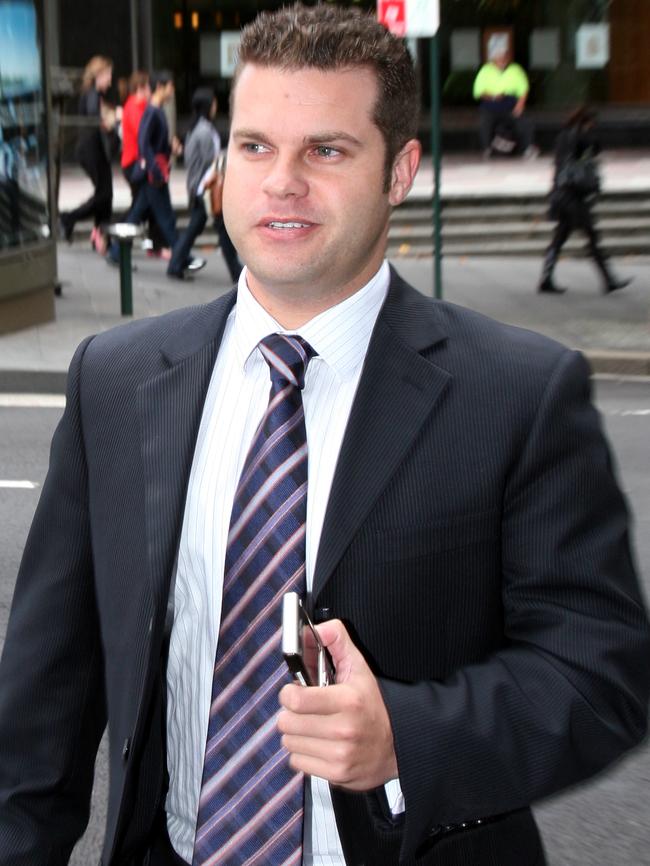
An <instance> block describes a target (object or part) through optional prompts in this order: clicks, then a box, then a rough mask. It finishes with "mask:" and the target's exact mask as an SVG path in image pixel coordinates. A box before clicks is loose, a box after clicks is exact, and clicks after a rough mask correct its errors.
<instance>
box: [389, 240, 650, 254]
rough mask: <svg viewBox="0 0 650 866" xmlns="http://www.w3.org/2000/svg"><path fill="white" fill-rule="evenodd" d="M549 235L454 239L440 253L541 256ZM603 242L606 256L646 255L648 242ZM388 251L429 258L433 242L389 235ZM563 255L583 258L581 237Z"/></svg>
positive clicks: (586, 251) (583, 249) (568, 242)
mask: <svg viewBox="0 0 650 866" xmlns="http://www.w3.org/2000/svg"><path fill="white" fill-rule="evenodd" d="M547 246H548V239H546V240H544V239H542V238H536V239H530V238H529V239H520V240H510V241H505V240H503V239H501V240H484V241H482V242H480V243H479V242H477V241H472V242H469V243H468V242H465V241H463V240H457V241H453V242H445V243H444V246H443V250H442V252H443V256H445V257H447V258H449V257H451V256H499V257H502V256H503V257H515V256H533V257H535V258H539V259H540V260H541V258H542V256H543V254H544V252H545V250H546V248H547ZM602 246H603V249H604V250H605V252H606V253H607V255H609V256H617V257H618V256H626V255H647V254H648V249H649V247H650V242H649V241H648V239H647V238H645V239H644V238H629V239H623V238H621V239H614V240H610V239H609V238H606V237H604V238H603V240H602ZM387 255H388V256H389V257H399V256H415V257H418V258H428V257H430V256H432V255H433V243H432V242H431V241H429V242H428V243H421V244H410V243H407V242H404V241H403V242H402V243H395V242H394V241H393V240H392V239H391V238H389V241H388V250H387ZM562 255H563V256H565V257H569V258H584V257H585V256H587V255H588V250H587V249H586V242H585V240H584V238H581V237H578V236H576V237H575V238H573V237H572V238H570V239H569V240H568V241H567V242H566V244H565V245H564V247H563V248H562Z"/></svg>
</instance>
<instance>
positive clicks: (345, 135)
mask: <svg viewBox="0 0 650 866" xmlns="http://www.w3.org/2000/svg"><path fill="white" fill-rule="evenodd" d="M231 138H234V139H236V140H238V141H241V140H244V139H245V140H247V141H259V142H261V143H262V144H270V143H271V141H270V139H269V137H268V136H267V135H265V134H264V133H263V132H260V131H259V130H258V129H246V128H244V129H234V130H232V132H231ZM335 141H347V142H349V143H350V144H353V145H355V146H356V147H362V146H363V145H362V142H361V141H359V139H358V138H355V137H354V135H351V134H350V133H349V132H343V131H342V130H338V129H333V130H324V131H323V132H315V133H313V134H312V135H306V136H305V137H304V138H303V142H304V144H331V143H332V142H335Z"/></svg>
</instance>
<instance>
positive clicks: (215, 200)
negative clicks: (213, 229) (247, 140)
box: [210, 153, 225, 216]
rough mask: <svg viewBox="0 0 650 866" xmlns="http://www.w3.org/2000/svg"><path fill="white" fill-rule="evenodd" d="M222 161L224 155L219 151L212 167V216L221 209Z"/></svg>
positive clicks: (217, 214) (216, 214) (223, 160)
mask: <svg viewBox="0 0 650 866" xmlns="http://www.w3.org/2000/svg"><path fill="white" fill-rule="evenodd" d="M224 163H225V158H224V155H223V153H220V154H219V157H218V159H217V162H216V165H215V168H214V172H215V176H214V181H213V182H212V185H211V186H210V213H211V214H212V216H219V215H220V214H221V211H222V209H223V177H224Z"/></svg>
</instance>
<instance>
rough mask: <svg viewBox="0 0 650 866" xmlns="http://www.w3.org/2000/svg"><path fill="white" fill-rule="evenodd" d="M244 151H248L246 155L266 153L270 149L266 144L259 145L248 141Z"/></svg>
mask: <svg viewBox="0 0 650 866" xmlns="http://www.w3.org/2000/svg"><path fill="white" fill-rule="evenodd" d="M244 150H245V151H246V153H266V151H267V150H268V148H267V146H266V145H265V144H259V143H258V142H255V141H248V142H246V144H245V145H244Z"/></svg>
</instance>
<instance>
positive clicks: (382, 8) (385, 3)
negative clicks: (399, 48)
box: [377, 0, 406, 36]
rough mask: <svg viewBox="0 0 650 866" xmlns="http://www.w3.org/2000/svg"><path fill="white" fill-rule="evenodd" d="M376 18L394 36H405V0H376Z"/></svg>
mask: <svg viewBox="0 0 650 866" xmlns="http://www.w3.org/2000/svg"><path fill="white" fill-rule="evenodd" d="M377 20H378V21H379V23H380V24H383V25H384V27H386V28H387V29H388V30H390V32H391V33H392V34H393V35H394V36H406V0H377Z"/></svg>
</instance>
